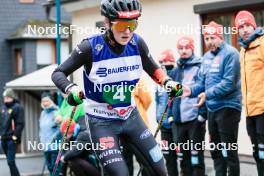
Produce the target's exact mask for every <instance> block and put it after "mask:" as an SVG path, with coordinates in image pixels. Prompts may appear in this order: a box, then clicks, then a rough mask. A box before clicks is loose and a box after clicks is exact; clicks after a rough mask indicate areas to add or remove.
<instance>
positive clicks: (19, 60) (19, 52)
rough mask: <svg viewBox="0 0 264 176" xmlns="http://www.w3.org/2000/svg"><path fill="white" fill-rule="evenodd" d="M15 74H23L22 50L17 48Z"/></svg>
mask: <svg viewBox="0 0 264 176" xmlns="http://www.w3.org/2000/svg"><path fill="white" fill-rule="evenodd" d="M15 69H16V70H15V74H16V75H17V76H19V75H22V74H23V58H22V50H21V49H20V48H19V49H18V48H16V49H15Z"/></svg>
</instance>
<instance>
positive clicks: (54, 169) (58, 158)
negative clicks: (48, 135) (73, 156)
mask: <svg viewBox="0 0 264 176" xmlns="http://www.w3.org/2000/svg"><path fill="white" fill-rule="evenodd" d="M76 109H77V106H74V107H73V109H72V112H71V116H70V120H69V121H68V124H67V128H66V131H65V132H64V135H63V138H62V142H61V146H60V148H59V153H58V155H57V158H56V161H55V165H54V168H53V171H52V176H55V173H56V170H57V167H58V165H59V162H60V159H61V156H62V151H63V145H64V143H65V141H66V138H67V135H68V131H69V129H70V125H71V123H72V120H73V116H74V113H75V111H76Z"/></svg>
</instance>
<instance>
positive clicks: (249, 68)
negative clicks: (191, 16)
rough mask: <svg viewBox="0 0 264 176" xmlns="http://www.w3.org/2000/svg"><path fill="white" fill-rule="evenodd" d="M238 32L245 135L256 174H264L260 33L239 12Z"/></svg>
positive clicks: (263, 56)
mask: <svg viewBox="0 0 264 176" xmlns="http://www.w3.org/2000/svg"><path fill="white" fill-rule="evenodd" d="M235 24H236V27H237V29H238V33H239V43H240V45H241V50H240V65H241V85H242V96H243V104H244V107H245V111H246V116H247V120H246V122H247V132H248V135H249V137H250V140H251V142H252V145H253V156H254V158H255V160H256V163H257V169H258V175H259V176H260V175H261V176H263V175H264V130H263V129H264V89H263V87H264V76H263V75H264V30H263V29H262V28H257V25H256V21H255V18H254V16H253V15H252V14H251V13H250V12H248V11H240V12H239V13H238V14H237V16H236V19H235Z"/></svg>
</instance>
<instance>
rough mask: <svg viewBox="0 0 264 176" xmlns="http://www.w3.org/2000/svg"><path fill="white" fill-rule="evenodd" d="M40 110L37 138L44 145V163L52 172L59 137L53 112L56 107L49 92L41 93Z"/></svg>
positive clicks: (58, 170)
mask: <svg viewBox="0 0 264 176" xmlns="http://www.w3.org/2000/svg"><path fill="white" fill-rule="evenodd" d="M41 107H42V112H41V114H40V118H39V138H40V143H41V144H42V145H44V146H46V147H45V148H44V151H43V152H44V158H45V164H46V165H47V168H48V170H49V173H50V175H51V174H52V171H53V167H54V165H55V161H56V158H57V154H58V151H59V145H60V144H59V140H60V139H61V135H60V131H59V125H58V124H57V123H56V122H55V113H56V111H57V110H58V107H57V106H56V105H55V103H54V102H53V98H52V95H51V94H50V93H49V92H43V93H42V94H41ZM60 169H61V164H59V166H58V169H57V172H56V174H55V175H56V176H57V175H59V172H60Z"/></svg>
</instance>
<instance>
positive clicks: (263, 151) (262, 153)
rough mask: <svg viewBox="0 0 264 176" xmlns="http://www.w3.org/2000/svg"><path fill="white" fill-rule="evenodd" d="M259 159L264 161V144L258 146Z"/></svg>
mask: <svg viewBox="0 0 264 176" xmlns="http://www.w3.org/2000/svg"><path fill="white" fill-rule="evenodd" d="M258 157H259V159H260V160H264V144H258Z"/></svg>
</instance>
